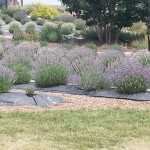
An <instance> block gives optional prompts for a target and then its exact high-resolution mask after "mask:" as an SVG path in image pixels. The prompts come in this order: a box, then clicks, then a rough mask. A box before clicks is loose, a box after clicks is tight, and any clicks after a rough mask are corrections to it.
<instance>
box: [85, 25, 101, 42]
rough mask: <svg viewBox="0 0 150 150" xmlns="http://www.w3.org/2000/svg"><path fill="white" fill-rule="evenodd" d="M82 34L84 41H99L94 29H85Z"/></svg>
mask: <svg viewBox="0 0 150 150" xmlns="http://www.w3.org/2000/svg"><path fill="white" fill-rule="evenodd" d="M82 34H83V36H84V37H85V38H86V39H90V40H99V38H98V35H97V31H96V29H95V27H89V28H87V29H86V30H85V31H83V33H82Z"/></svg>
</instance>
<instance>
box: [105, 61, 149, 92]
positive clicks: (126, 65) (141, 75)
mask: <svg viewBox="0 0 150 150" xmlns="http://www.w3.org/2000/svg"><path fill="white" fill-rule="evenodd" d="M106 74H107V76H108V78H109V81H110V82H111V83H112V85H113V86H114V87H116V89H117V90H118V91H119V92H121V93H125V94H134V93H140V92H145V91H146V90H147V89H148V88H149V85H150V67H143V66H142V65H141V64H140V63H139V62H137V61H133V60H132V61H131V60H130V59H127V58H125V59H123V60H122V61H121V62H120V61H116V62H114V63H112V64H110V65H109V67H108V68H107V69H106Z"/></svg>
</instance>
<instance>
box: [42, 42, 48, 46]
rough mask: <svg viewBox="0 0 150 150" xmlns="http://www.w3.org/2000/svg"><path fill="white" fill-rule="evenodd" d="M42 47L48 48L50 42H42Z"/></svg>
mask: <svg viewBox="0 0 150 150" xmlns="http://www.w3.org/2000/svg"><path fill="white" fill-rule="evenodd" d="M40 45H41V47H46V46H48V42H47V41H40Z"/></svg>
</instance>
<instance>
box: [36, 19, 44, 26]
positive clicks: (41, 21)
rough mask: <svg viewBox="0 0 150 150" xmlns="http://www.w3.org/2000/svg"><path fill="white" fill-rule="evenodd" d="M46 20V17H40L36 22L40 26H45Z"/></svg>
mask: <svg viewBox="0 0 150 150" xmlns="http://www.w3.org/2000/svg"><path fill="white" fill-rule="evenodd" d="M44 22H45V20H44V19H38V20H37V22H36V24H37V25H39V26H43V25H44Z"/></svg>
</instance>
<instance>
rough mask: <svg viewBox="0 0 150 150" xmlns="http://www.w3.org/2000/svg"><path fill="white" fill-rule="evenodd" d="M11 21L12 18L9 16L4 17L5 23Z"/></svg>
mask: <svg viewBox="0 0 150 150" xmlns="http://www.w3.org/2000/svg"><path fill="white" fill-rule="evenodd" d="M12 21H13V19H12V18H11V17H7V18H6V19H5V23H6V24H9V23H11V22H12Z"/></svg>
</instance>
